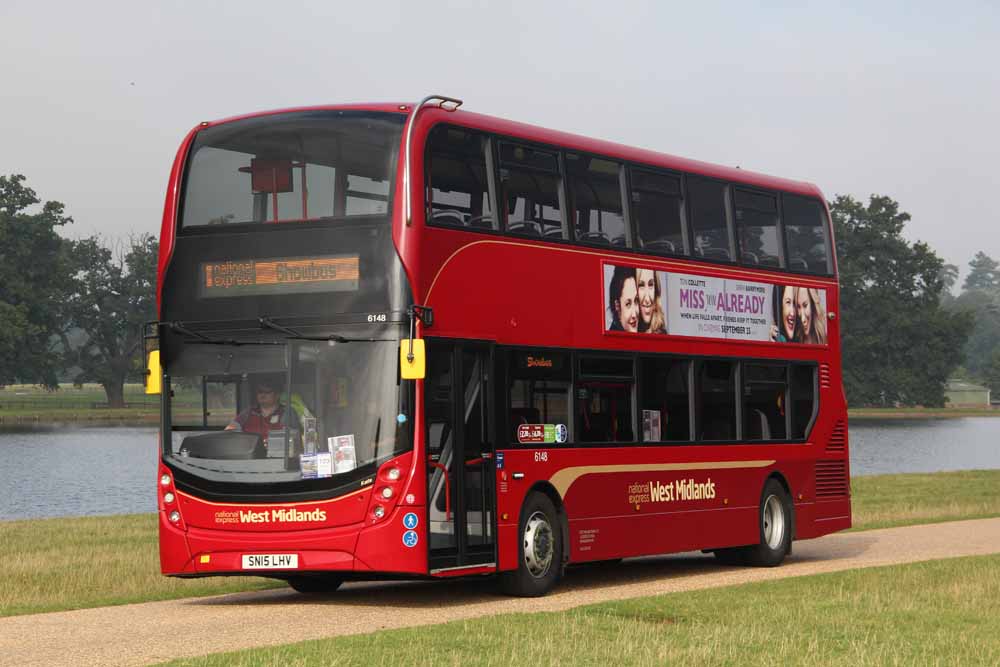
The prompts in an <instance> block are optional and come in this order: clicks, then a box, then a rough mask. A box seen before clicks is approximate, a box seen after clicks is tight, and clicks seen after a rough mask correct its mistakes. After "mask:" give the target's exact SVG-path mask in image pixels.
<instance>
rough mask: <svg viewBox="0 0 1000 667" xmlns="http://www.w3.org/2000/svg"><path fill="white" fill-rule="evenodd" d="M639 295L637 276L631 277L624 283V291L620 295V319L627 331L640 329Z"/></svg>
mask: <svg viewBox="0 0 1000 667" xmlns="http://www.w3.org/2000/svg"><path fill="white" fill-rule="evenodd" d="M638 296H639V291H638V288H637V287H636V284H635V278H629V279H628V280H626V281H625V282H624V284H622V293H621V295H620V296H619V297H618V321H619V322H620V323H621V325H622V329H624V330H625V331H638V330H639V299H638Z"/></svg>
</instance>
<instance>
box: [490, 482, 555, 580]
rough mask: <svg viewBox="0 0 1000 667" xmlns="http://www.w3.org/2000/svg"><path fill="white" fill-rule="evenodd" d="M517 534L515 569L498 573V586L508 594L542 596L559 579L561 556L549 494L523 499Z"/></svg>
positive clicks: (553, 508) (531, 495)
mask: <svg viewBox="0 0 1000 667" xmlns="http://www.w3.org/2000/svg"><path fill="white" fill-rule="evenodd" d="M518 536H519V537H520V540H519V543H518V547H517V569H516V570H512V571H510V572H504V573H503V574H501V575H500V586H501V588H502V589H503V592H504V593H507V594H508V595H516V596H518V597H538V596H541V595H545V594H546V593H548V592H549V591H550V590H552V587H553V586H555V584H556V581H558V579H559V573H560V571H561V570H562V555H563V543H562V530H561V529H560V527H559V516H558V514H557V513H556V508H555V505H553V504H552V501H551V500H550V499H549V497H548V496H546V495H545V494H542V493H537V492H536V493H532V494H530V495H529V496H528V498H527V499H526V500H525V501H524V506H523V507H522V508H521V520H520V522H519V525H518Z"/></svg>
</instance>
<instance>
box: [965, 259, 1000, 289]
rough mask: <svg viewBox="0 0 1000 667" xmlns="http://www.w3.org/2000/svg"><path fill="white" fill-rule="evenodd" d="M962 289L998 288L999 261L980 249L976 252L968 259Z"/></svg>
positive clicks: (999, 275) (999, 276)
mask: <svg viewBox="0 0 1000 667" xmlns="http://www.w3.org/2000/svg"><path fill="white" fill-rule="evenodd" d="M962 289H963V290H965V291H966V292H971V291H973V290H981V291H984V292H996V291H997V290H998V289H1000V263H997V261H996V260H995V259H993V258H992V257H990V256H989V255H987V254H986V253H984V252H983V251H981V250H980V251H979V252H977V253H976V256H975V257H973V258H972V260H970V261H969V275H967V276H966V277H965V283H963V285H962Z"/></svg>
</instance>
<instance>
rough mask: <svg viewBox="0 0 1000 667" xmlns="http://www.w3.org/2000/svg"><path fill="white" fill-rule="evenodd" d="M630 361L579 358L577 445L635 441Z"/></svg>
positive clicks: (631, 364) (632, 380) (632, 383)
mask: <svg viewBox="0 0 1000 667" xmlns="http://www.w3.org/2000/svg"><path fill="white" fill-rule="evenodd" d="M633 378H634V375H633V363H632V360H631V359H620V358H615V359H609V358H599V357H581V358H580V379H579V380H578V382H577V384H576V435H577V438H576V439H577V441H578V442H635V429H634V428H633V424H632V388H633V386H634V382H635V381H634V379H633Z"/></svg>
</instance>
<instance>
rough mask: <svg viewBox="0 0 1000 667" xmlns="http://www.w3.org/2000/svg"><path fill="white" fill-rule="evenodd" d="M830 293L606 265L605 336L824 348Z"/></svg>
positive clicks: (804, 287) (792, 286)
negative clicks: (686, 338) (670, 336)
mask: <svg viewBox="0 0 1000 667" xmlns="http://www.w3.org/2000/svg"><path fill="white" fill-rule="evenodd" d="M826 312H827V310H826V290H824V289H817V288H813V287H806V286H803V285H773V284H771V283H758V282H752V281H748V280H733V279H730V278H717V277H711V276H696V275H690V274H685V273H669V272H666V271H654V270H653V269H647V268H642V267H635V266H623V265H614V264H605V265H604V330H605V331H606V332H621V333H636V334H659V335H675V336H694V337H698V338H724V339H727V340H752V341H771V342H776V343H805V344H810V345H826V344H827V330H826Z"/></svg>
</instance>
